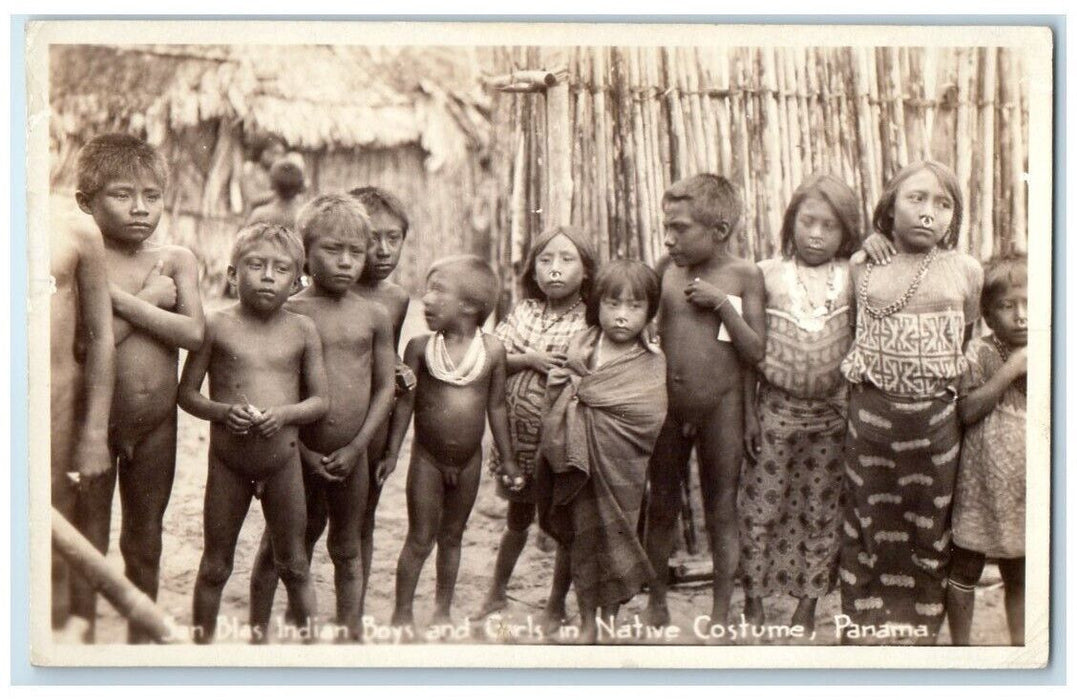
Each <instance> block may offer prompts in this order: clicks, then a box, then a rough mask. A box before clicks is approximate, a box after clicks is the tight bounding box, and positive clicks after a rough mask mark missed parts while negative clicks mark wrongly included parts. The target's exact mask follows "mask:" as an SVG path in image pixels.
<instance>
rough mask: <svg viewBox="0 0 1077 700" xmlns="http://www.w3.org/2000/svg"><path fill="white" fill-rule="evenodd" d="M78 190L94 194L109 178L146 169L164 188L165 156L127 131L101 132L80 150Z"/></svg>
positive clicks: (87, 194) (165, 177)
mask: <svg viewBox="0 0 1077 700" xmlns="http://www.w3.org/2000/svg"><path fill="white" fill-rule="evenodd" d="M77 170H78V185H77V187H78V191H79V192H81V193H83V194H84V195H86V196H87V197H93V196H94V195H95V194H97V193H98V192H100V191H101V189H102V188H103V187H104V186H105V185H107V184H108V183H109V181H111V180H115V179H116V178H120V177H130V176H132V175H137V174H138V173H140V172H148V173H150V174H152V175H153V177H154V178H156V180H157V182H158V184H160V185H161V188H162V189H163V188H164V187H165V186H167V185H168V165H167V164H166V163H165V159H164V157H163V156H161V154H160V153H159V152H158V151H157V149H156V148H154V147H153V146H151V145H150V144H149V143H147V142H146V141H143V140H142V139H140V138H137V137H135V136H130V135H129V134H120V133H112V134H101V135H100V136H95V137H94V138H92V139H90V141H89V142H88V143H87V144H86V145H85V146H83V147H82V150H80V151H79V157H78V167H77Z"/></svg>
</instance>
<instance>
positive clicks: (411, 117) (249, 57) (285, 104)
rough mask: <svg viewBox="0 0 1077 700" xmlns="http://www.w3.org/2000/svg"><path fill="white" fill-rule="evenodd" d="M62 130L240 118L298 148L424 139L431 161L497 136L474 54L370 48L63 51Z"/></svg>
mask: <svg viewBox="0 0 1077 700" xmlns="http://www.w3.org/2000/svg"><path fill="white" fill-rule="evenodd" d="M50 59H51V65H50V96H51V101H52V107H53V110H54V115H55V116H56V117H57V119H56V120H55V121H54V123H55V124H56V126H55V127H54V128H56V129H58V130H60V131H62V132H64V133H65V134H67V135H71V134H77V133H79V132H80V131H84V130H85V129H86V128H87V127H88V126H93V127H100V128H133V129H144V130H145V132H146V135H147V137H148V138H149V139H150V140H151V141H152V142H155V143H159V142H161V141H162V140H163V139H164V137H165V135H166V134H167V132H168V131H169V130H179V129H182V128H185V127H193V126H198V125H200V124H203V123H205V122H212V121H215V120H219V119H233V120H236V121H237V122H238V123H239V124H241V125H242V126H243V128H244V130H245V131H247V132H248V133H254V132H268V133H271V134H276V135H279V136H281V137H282V138H283V139H284V140H285V141H287V143H288V145H289V146H290V147H291V148H294V149H299V150H306V151H318V150H322V149H326V150H333V149H349V148H393V147H397V146H402V145H409V144H417V145H419V146H421V147H422V148H423V149H424V150H425V151H426V152H427V153H429V156H430V157H429V158H428V162H427V166H428V167H430V168H431V169H437V168H438V167H440V165H441V164H442V163H444V162H460V161H461V160H463V159H464V158H466V157H467V154H468V151H469V149H475V148H478V149H483V148H485V146H486V144H487V143H488V139H489V128H490V127H489V105H488V98H487V96H486V95H485V94H484V93H483V91H482V88H481V86H480V83H479V70H478V64H477V60H476V58H475V56H474V55H473V52H472V51H470V50H468V49H458V48H450V47H444V48H438V47H421V48H416V47H365V46H309V45H308V46H244V45H230V46H191V45H182V46H179V45H175V46H173V45H169V46H160V45H154V46H149V45H147V46H81V45H79V46H56V47H54V48H53V50H52V53H51V54H50Z"/></svg>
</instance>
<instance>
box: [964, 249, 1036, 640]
mask: <svg viewBox="0 0 1077 700" xmlns="http://www.w3.org/2000/svg"><path fill="white" fill-rule="evenodd" d="M980 306H981V309H982V310H983V315H984V320H985V321H986V322H987V325H988V327H989V328H990V329H991V330H992V331H993V333H992V334H990V335H987V336H984V337H982V338H977V339H976V340H973V341H972V342H970V343H969V347H968V350H967V351H966V353H965V357H966V358H968V361H969V371H968V374H967V375H966V381H965V386H964V389H965V390H966V391H967V392H968V393H967V394H965V395H964V396H963V397H962V398H961V400H960V401H959V402H958V404H957V412H958V415H959V416H960V417H961V422H962V423H964V424H965V437H964V441H963V443H962V447H961V465H960V467H959V468H958V470H957V489H956V492H955V494H954V550H953V562H952V563H951V566H950V582H949V588H948V590H947V594H946V605H947V609H946V614H947V618H948V619H949V622H950V636H951V637H952V638H953V643H954V644H955V645H967V644H968V643H969V632H970V630H971V628H972V611H973V606H974V604H975V587H976V583H977V582H978V581H979V580H980V574H981V573H983V568H984V560H985V559H987V558H988V557H990V558H993V559H997V560H998V567H999V571H1000V572H1001V573H1002V581H1003V583H1004V585H1005V601H1006V620H1007V622H1008V623H1009V627H1010V641H1011V642H1012V643H1013V644H1014V645H1017V646H1020V645H1023V644H1024V643H1025V606H1024V602H1025V374H1026V368H1027V362H1028V356H1027V353H1026V346H1027V344H1028V262H1027V260H1026V259H1025V257H1024V256H1010V257H1005V258H1001V259H999V260H997V261H995V262H993V263H991V264H989V265H988V267H987V271H986V272H985V273H984V291H983V296H982V301H981V305H980Z"/></svg>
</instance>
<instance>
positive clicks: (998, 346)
mask: <svg viewBox="0 0 1077 700" xmlns="http://www.w3.org/2000/svg"><path fill="white" fill-rule="evenodd" d="M991 344H992V345H994V346H995V350H997V351H998V355H999V357H1001V358H1002V363H1003V364H1006V361H1007V360H1009V359H1010V355H1011V354H1012V353H1013V348H1011V347H1010V346H1008V345H1006V343H1004V342H1002V341H1001V340H999V337H998V336H997V335H995V334H994V333H992V334H991ZM1010 386H1012V387H1013V388H1015V389H1017V390H1018V391H1020V392H1021V393H1022V394H1027V393H1028V378H1027V377H1020V378H1018V379H1017V380H1015V381H1014V382H1013V383H1012V384H1011V385H1010Z"/></svg>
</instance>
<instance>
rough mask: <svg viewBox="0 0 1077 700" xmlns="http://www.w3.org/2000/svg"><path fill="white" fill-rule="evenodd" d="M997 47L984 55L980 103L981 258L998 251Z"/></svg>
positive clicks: (988, 49) (986, 257) (991, 48)
mask: <svg viewBox="0 0 1077 700" xmlns="http://www.w3.org/2000/svg"><path fill="white" fill-rule="evenodd" d="M997 71H998V49H996V48H994V47H988V48H987V49H985V56H984V83H983V97H982V102H981V107H980V109H981V114H982V115H983V116H982V119H981V121H980V126H981V130H980V143H981V144H982V146H983V158H984V160H983V167H982V168H981V170H980V171H981V172H982V173H983V186H982V189H981V195H980V196H981V202H982V204H981V209H982V212H983V213H982V216H981V219H980V250H979V256H980V259H981V260H987V259H989V258H990V257H991V256H992V255H993V254H994V252H995V93H996V90H997V89H998V85H997V75H998V74H997Z"/></svg>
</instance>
